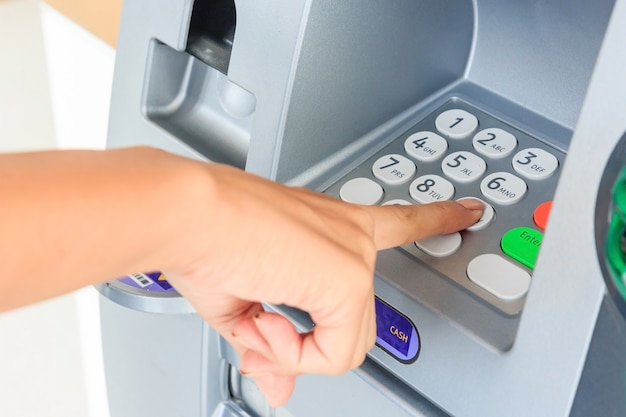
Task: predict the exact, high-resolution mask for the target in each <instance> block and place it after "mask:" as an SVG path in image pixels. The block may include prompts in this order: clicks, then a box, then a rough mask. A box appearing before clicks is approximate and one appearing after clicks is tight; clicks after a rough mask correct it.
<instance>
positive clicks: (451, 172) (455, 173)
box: [441, 151, 487, 183]
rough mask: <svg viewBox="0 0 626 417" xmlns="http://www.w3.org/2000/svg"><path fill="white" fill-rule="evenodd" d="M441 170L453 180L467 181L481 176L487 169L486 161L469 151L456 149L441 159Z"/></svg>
mask: <svg viewBox="0 0 626 417" xmlns="http://www.w3.org/2000/svg"><path fill="white" fill-rule="evenodd" d="M441 170H442V171H443V173H444V174H446V175H447V176H448V177H449V178H452V179H453V180H455V181H458V182H462V183H468V182H472V181H474V180H477V179H478V178H480V177H482V175H483V174H484V173H485V171H486V170H487V163H486V162H485V160H484V159H482V158H481V157H480V156H476V155H474V154H473V153H471V152H467V151H458V152H452V153H451V154H450V155H448V156H446V158H445V159H444V160H443V161H441Z"/></svg>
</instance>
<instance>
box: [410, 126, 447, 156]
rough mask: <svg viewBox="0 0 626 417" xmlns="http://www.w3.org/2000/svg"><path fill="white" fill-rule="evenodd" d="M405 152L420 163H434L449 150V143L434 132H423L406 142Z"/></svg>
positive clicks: (415, 134) (414, 134)
mask: <svg viewBox="0 0 626 417" xmlns="http://www.w3.org/2000/svg"><path fill="white" fill-rule="evenodd" d="M404 150H405V151H406V153H407V154H408V155H410V156H412V157H413V158H415V159H417V160H418V161H421V162H429V161H434V160H436V159H438V158H439V157H441V156H442V155H443V154H444V153H445V152H446V151H447V150H448V141H447V140H445V139H444V138H442V137H441V136H439V135H438V134H436V133H434V132H428V131H421V132H417V133H413V134H412V135H411V136H409V137H408V138H407V140H405V141H404Z"/></svg>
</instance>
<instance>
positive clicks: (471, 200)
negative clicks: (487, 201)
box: [457, 198, 485, 211]
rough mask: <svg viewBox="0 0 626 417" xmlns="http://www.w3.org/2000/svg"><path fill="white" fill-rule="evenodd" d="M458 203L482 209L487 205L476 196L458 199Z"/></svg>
mask: <svg viewBox="0 0 626 417" xmlns="http://www.w3.org/2000/svg"><path fill="white" fill-rule="evenodd" d="M457 203H459V204H460V205H462V206H463V207H465V208H466V209H468V210H480V211H483V210H484V209H485V205H484V204H483V203H482V202H481V201H480V200H477V199H475V198H464V199H461V200H457Z"/></svg>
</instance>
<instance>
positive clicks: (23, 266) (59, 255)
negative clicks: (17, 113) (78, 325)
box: [0, 148, 211, 311]
mask: <svg viewBox="0 0 626 417" xmlns="http://www.w3.org/2000/svg"><path fill="white" fill-rule="evenodd" d="M210 184H211V180H210V177H209V175H208V174H205V173H204V172H203V171H202V169H200V168H199V164H198V163H195V162H191V161H189V160H186V159H184V158H179V157H176V156H173V155H170V154H167V153H164V152H160V151H157V150H152V149H145V148H134V149H125V150H114V151H67V152H40V153H26V154H15V155H0V230H2V239H1V240H0V311H4V310H7V309H11V308H15V307H18V306H21V305H24V304H27V303H31V302H35V301H39V300H43V299H45V298H48V297H51V296H55V295H59V294H62V293H66V292H68V291H71V290H74V289H77V288H80V287H83V286H86V285H91V284H95V283H99V282H102V281H104V280H107V279H111V278H115V277H117V276H120V275H123V274H126V273H131V272H139V271H148V270H152V269H154V268H163V269H167V268H172V267H174V266H175V265H177V264H178V263H180V262H181V260H180V259H176V258H175V257H174V256H177V257H180V256H181V254H184V248H178V247H176V246H177V245H181V244H183V242H180V241H179V239H177V236H179V234H180V232H181V229H182V228H184V227H187V226H191V225H187V224H184V223H182V222H183V221H188V222H191V221H193V220H192V219H191V218H187V217H186V216H185V213H186V211H188V210H189V208H190V207H193V205H194V204H196V205H197V204H206V203H207V200H208V199H210V193H211V186H210ZM205 209H206V211H207V216H210V212H209V210H210V209H211V207H209V205H208V204H206V207H205ZM195 210H196V211H197V207H196V208H195ZM192 211H193V209H192Z"/></svg>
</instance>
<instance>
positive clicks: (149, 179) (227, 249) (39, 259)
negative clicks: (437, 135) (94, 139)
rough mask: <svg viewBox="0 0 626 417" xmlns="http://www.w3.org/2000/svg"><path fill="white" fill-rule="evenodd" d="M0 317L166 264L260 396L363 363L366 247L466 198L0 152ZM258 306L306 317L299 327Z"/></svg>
mask: <svg viewBox="0 0 626 417" xmlns="http://www.w3.org/2000/svg"><path fill="white" fill-rule="evenodd" d="M0 196H2V198H1V200H0V230H2V231H3V239H1V240H0V260H1V262H0V312H1V311H7V310H10V309H14V308H18V307H20V306H24V305H27V304H30V303H34V302H37V301H41V300H44V299H47V298H50V297H54V296H57V295H61V294H64V293H67V292H70V291H73V290H76V289H78V288H81V287H84V286H88V285H94V284H98V283H101V282H104V281H107V280H110V279H112V278H115V277H119V276H122V275H126V274H128V273H133V272H141V271H154V270H160V271H163V272H164V273H165V274H166V276H167V277H168V279H169V281H170V282H171V283H172V284H173V285H174V287H175V288H176V289H177V290H178V291H179V292H180V293H181V294H182V295H183V296H185V297H186V298H187V299H188V300H189V302H190V303H191V304H192V305H193V307H194V308H195V310H196V311H197V313H198V314H199V315H200V316H201V317H202V318H203V319H204V320H205V321H206V322H207V323H208V324H210V325H211V326H212V327H214V328H215V329H216V330H217V331H219V332H220V333H221V334H222V335H223V336H224V337H225V338H226V339H227V340H228V341H229V342H230V343H231V344H232V346H233V347H234V348H235V350H237V352H238V353H239V354H240V355H241V358H242V360H241V371H242V373H244V374H247V375H249V376H251V377H253V378H255V381H256V382H257V384H258V385H259V387H260V389H261V390H262V391H263V392H264V393H265V395H266V396H267V398H268V401H269V402H270V404H272V405H275V406H279V405H282V404H284V403H285V402H286V401H287V400H288V398H289V396H290V395H291V393H292V391H293V389H294V386H295V378H296V376H297V375H300V374H303V373H325V374H340V373H342V372H346V371H347V370H349V369H352V368H354V367H357V366H359V365H360V364H361V363H362V361H363V360H364V358H365V354H366V352H367V351H368V350H369V349H370V348H371V347H372V346H373V344H374V340H375V337H376V334H375V332H376V326H375V313H374V287H373V274H374V264H375V260H376V253H377V251H378V250H380V249H385V248H390V247H394V246H397V245H400V244H404V243H407V242H411V241H415V240H419V239H423V238H425V237H429V236H433V235H436V234H444V233H451V232H454V231H457V230H461V229H463V228H465V227H467V226H469V225H471V224H473V223H475V222H476V221H477V220H478V219H479V218H480V216H481V213H482V204H481V203H480V202H477V201H475V200H466V201H463V202H461V203H457V202H452V201H449V202H443V203H433V204H427V205H412V206H358V205H353V204H348V203H344V202H341V201H338V200H336V199H334V198H331V197H329V196H326V195H324V194H321V193H317V192H313V191H310V190H307V189H304V188H296V187H287V186H285V185H281V184H278V183H275V182H272V181H269V180H266V179H263V178H260V177H257V176H254V175H251V174H248V173H245V172H243V171H241V170H238V169H235V168H232V167H229V166H225V165H220V164H208V163H204V162H199V161H196V160H192V159H187V158H183V157H180V156H176V155H173V154H169V153H166V152H163V151H159V150H155V149H151V148H145V147H136V148H126V149H117V150H107V151H49V152H33V153H20V154H4V155H0ZM261 302H268V303H273V304H288V305H290V306H294V307H297V308H300V309H302V310H305V311H307V312H309V314H310V315H311V317H312V319H313V320H314V322H315V323H316V326H315V328H314V330H313V331H312V332H310V333H307V334H304V335H302V334H299V333H297V332H296V331H295V329H294V328H293V326H292V325H291V324H290V323H289V321H288V320H287V319H285V318H284V317H282V316H280V315H277V314H273V313H268V312H264V311H263V309H262V306H261Z"/></svg>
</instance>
